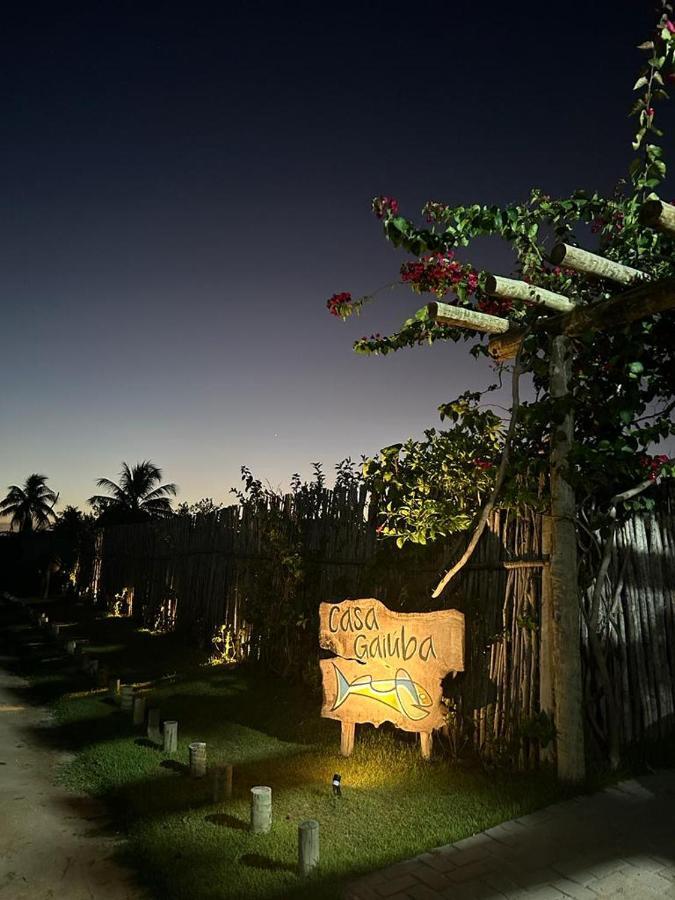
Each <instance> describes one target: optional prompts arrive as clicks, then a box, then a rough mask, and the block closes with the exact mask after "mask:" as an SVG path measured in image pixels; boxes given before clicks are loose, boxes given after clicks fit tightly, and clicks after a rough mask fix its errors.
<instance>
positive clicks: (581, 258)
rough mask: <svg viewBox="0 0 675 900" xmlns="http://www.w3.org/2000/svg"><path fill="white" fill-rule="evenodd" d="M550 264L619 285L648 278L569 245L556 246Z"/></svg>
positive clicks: (629, 267) (641, 273)
mask: <svg viewBox="0 0 675 900" xmlns="http://www.w3.org/2000/svg"><path fill="white" fill-rule="evenodd" d="M551 262H552V263H553V265H554V266H566V267H567V268H568V269H574V270H575V271H576V272H583V273H584V274H585V275H595V276H596V278H607V279H609V280H610V281H617V282H619V284H631V283H632V282H634V281H639V280H641V279H644V278H647V277H648V276H647V275H645V273H644V272H640V271H639V269H633V268H632V267H631V266H624V265H623V264H622V263H618V262H614V261H613V260H611V259H605V257H604V256H598V255H597V254H596V253H589V252H588V250H582V249H581V247H572V246H571V245H570V244H556V245H555V247H554V248H553V250H551Z"/></svg>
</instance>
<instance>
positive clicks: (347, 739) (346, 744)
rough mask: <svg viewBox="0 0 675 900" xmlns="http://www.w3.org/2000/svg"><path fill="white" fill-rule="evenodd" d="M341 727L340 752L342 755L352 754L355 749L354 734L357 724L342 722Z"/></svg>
mask: <svg viewBox="0 0 675 900" xmlns="http://www.w3.org/2000/svg"><path fill="white" fill-rule="evenodd" d="M341 724H342V727H341V729H340V753H341V754H342V756H351V755H352V753H353V751H354V736H355V733H356V725H355V723H354V722H342V723H341Z"/></svg>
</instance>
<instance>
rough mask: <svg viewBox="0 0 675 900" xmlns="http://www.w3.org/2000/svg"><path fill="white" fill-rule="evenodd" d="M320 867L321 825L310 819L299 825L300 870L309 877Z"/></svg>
mask: <svg viewBox="0 0 675 900" xmlns="http://www.w3.org/2000/svg"><path fill="white" fill-rule="evenodd" d="M318 865H319V823H318V822H317V821H316V819H308V820H307V821H306V822H301V823H300V824H299V825H298V869H299V870H300V874H301V875H309V873H310V872H311V871H312V869H315V868H316V867H317V866H318Z"/></svg>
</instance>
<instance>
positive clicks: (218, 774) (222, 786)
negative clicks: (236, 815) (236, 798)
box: [213, 763, 232, 803]
mask: <svg viewBox="0 0 675 900" xmlns="http://www.w3.org/2000/svg"><path fill="white" fill-rule="evenodd" d="M231 798H232V766H231V765H230V764H229V763H225V764H223V765H219V766H216V767H215V768H214V770H213V802H214V803H222V802H223V801H224V800H230V799H231Z"/></svg>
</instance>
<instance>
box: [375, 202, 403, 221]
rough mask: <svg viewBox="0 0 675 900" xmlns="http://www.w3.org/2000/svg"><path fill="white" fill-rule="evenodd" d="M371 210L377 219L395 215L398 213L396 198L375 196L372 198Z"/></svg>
mask: <svg viewBox="0 0 675 900" xmlns="http://www.w3.org/2000/svg"><path fill="white" fill-rule="evenodd" d="M373 212H374V213H375V215H376V216H377V218H378V219H384V218H385V217H389V216H395V215H396V214H397V213H398V200H395V199H394V198H393V197H375V199H374V200H373Z"/></svg>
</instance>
